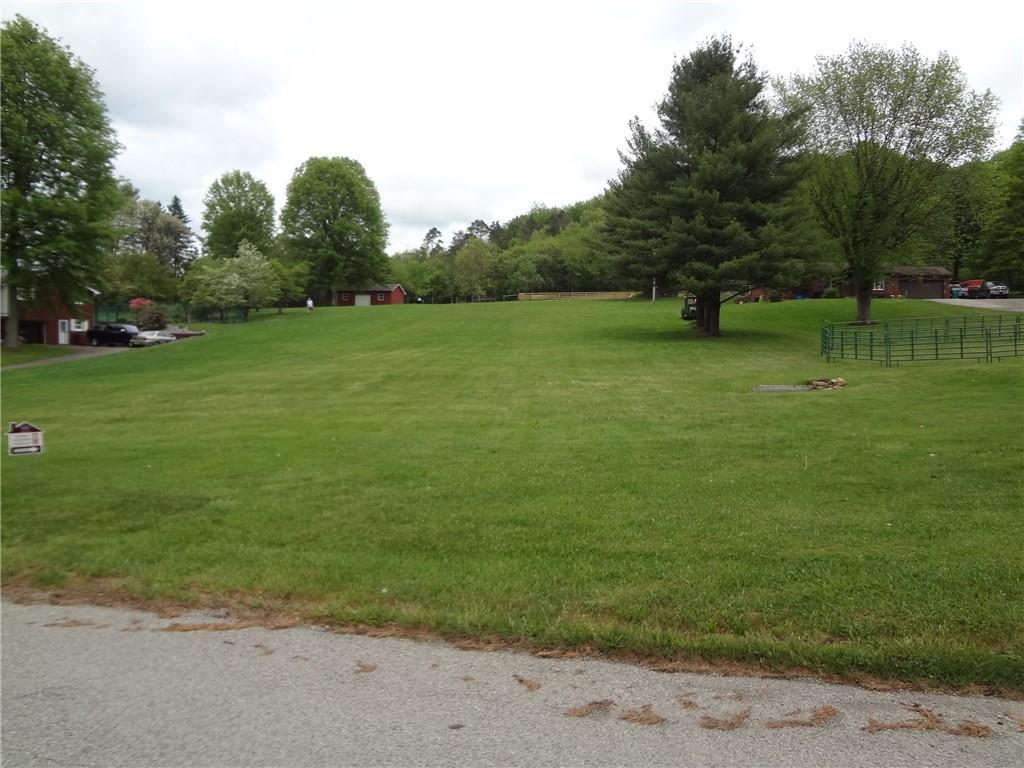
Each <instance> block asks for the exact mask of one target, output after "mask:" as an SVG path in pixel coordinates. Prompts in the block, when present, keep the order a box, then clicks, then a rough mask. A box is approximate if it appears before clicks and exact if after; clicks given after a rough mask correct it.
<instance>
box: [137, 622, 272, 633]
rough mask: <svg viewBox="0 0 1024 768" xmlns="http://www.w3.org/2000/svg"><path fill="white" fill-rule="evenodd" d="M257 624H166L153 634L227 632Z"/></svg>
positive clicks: (256, 625)
mask: <svg viewBox="0 0 1024 768" xmlns="http://www.w3.org/2000/svg"><path fill="white" fill-rule="evenodd" d="M258 626H259V624H256V623H255V622H251V621H241V622H238V623H237V624H236V623H234V622H227V621H207V622H202V623H197V624H179V623H177V622H175V623H174V624H168V625H167V626H166V627H157V628H156V629H154V630H153V631H154V632H228V631H230V630H232V629H249V628H250V627H258Z"/></svg>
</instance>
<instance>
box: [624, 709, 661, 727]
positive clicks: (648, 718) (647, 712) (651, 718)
mask: <svg viewBox="0 0 1024 768" xmlns="http://www.w3.org/2000/svg"><path fill="white" fill-rule="evenodd" d="M619 720H625V721H626V722H627V723H635V724H637V725H661V724H662V723H664V722H665V718H664V717H662V716H661V715H659V714H658V713H657V712H654V711H653V710H652V709H651V705H650V704H644V705H643V706H642V707H640V709H629V710H626V712H625V713H624V714H622V715H620V716H619Z"/></svg>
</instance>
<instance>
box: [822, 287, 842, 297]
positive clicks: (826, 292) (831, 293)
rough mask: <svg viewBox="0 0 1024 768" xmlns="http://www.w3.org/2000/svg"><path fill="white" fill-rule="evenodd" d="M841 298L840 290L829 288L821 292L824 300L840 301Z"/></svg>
mask: <svg viewBox="0 0 1024 768" xmlns="http://www.w3.org/2000/svg"><path fill="white" fill-rule="evenodd" d="M839 296H840V294H839V289H838V288H834V287H832V286H829V287H828V288H826V289H825V290H824V291H822V292H821V298H823V299H838V298H839Z"/></svg>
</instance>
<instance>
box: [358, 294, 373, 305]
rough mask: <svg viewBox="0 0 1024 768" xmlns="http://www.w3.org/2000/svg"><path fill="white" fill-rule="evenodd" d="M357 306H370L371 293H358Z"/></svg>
mask: <svg viewBox="0 0 1024 768" xmlns="http://www.w3.org/2000/svg"><path fill="white" fill-rule="evenodd" d="M356 306H357V307H368V306H370V294H368V293H357V294H356Z"/></svg>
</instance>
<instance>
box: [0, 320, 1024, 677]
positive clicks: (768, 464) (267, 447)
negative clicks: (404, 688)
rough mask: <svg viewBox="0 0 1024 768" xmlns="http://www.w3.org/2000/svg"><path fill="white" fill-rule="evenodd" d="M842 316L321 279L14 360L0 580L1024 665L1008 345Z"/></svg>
mask: <svg viewBox="0 0 1024 768" xmlns="http://www.w3.org/2000/svg"><path fill="white" fill-rule="evenodd" d="M964 311H966V310H961V309H958V308H956V307H949V306H944V305H938V304H934V303H926V302H913V301H888V302H885V301H880V302H876V303H875V305H874V313H875V315H876V317H895V316H907V317H910V316H922V315H925V316H939V315H944V314H949V315H952V314H957V313H961V312H964ZM852 316H853V306H852V303H851V302H847V301H842V300H833V301H804V302H788V303H784V304H771V305H745V306H733V305H730V306H727V307H726V308H725V310H724V313H723V323H722V325H723V330H724V333H725V334H726V335H725V336H724V337H723V338H721V339H707V338H704V337H702V336H700V335H699V334H697V333H695V332H694V331H692V330H691V329H689V327H688V324H687V325H684V324H683V323H681V322H680V321H679V319H678V306H677V304H675V303H672V302H661V303H659V304H657V305H656V306H652V305H650V304H649V303H641V302H636V303H630V302H579V303H558V304H554V303H522V304H517V303H509V304H489V305H487V304H484V305H456V306H405V307H389V308H369V309H355V308H322V309H317V310H316V312H315V313H313V314H312V315H306V314H305V313H304V312H290V313H286V314H284V315H283V316H279V315H276V314H272V313H261V314H260V315H259V316H257V318H256V319H255V320H254V321H253V322H250V323H248V324H244V325H242V324H239V325H229V326H211V327H209V328H208V330H209V335H208V336H206V337H203V338H197V339H193V340H189V341H185V342H180V343H177V344H173V345H169V346H167V347H162V348H154V349H142V350H132V351H131V352H130V353H127V354H123V355H114V356H110V357H104V358H98V359H94V360H89V361H84V362H74V363H69V364H66V365H58V366H50V367H47V368H45V369H26V370H19V371H12V372H9V373H5V374H4V377H3V417H4V419H5V420H27V421H31V422H33V423H34V424H37V425H39V426H41V427H43V428H44V429H45V430H46V433H45V434H46V452H45V454H43V455H40V456H18V457H8V456H5V457H4V458H3V465H2V469H3V516H2V533H3V565H2V568H3V578H4V581H5V582H6V583H8V584H10V583H24V584H35V585H40V586H62V587H64V588H79V587H81V586H82V585H83V584H87V583H88V581H89V580H91V579H103V580H105V581H104V583H108V584H109V583H115V584H117V585H118V586H119V587H120V588H121V589H124V590H127V591H129V592H131V593H134V594H136V595H139V596H142V597H145V598H161V599H171V600H178V601H185V602H188V601H190V600H193V599H196V598H197V597H198V596H199V595H204V596H206V597H207V598H209V596H211V595H212V596H213V597H214V598H216V596H217V595H221V596H224V598H225V599H229V598H230V599H233V600H237V599H239V598H240V597H241V599H244V600H248V601H250V602H251V603H252V604H256V605H258V604H265V605H291V606H294V608H295V610H297V611H300V612H301V613H302V614H303V615H306V616H308V617H310V618H317V619H321V620H330V621H336V622H361V623H371V624H381V623H389V622H397V623H399V624H401V625H403V626H406V627H410V628H426V629H431V630H435V631H439V632H442V633H446V634H450V635H477V636H491V637H494V636H497V637H501V638H504V639H507V640H510V641H516V640H525V641H528V642H530V643H533V644H539V645H545V646H556V647H570V648H571V647H582V646H587V647H590V648H596V649H600V650H604V651H613V652H620V653H629V652H636V653H639V654H643V655H646V656H649V657H656V658H664V659H679V658H687V659H693V658H703V659H709V660H717V661H738V662H743V663H749V664H753V665H758V666H762V667H766V668H793V667H803V668H808V669H812V670H815V671H819V672H830V673H837V674H840V675H847V676H856V675H859V674H862V673H868V674H872V675H877V676H881V677H886V678H898V679H903V680H913V681H918V680H920V681H931V682H937V683H942V684H948V685H966V684H972V683H973V684H980V685H985V686H990V687H991V688H993V689H995V690H1002V691H1018V692H1020V691H1024V498H1022V485H1021V478H1022V474H1021V469H1022V467H1021V463H1022V455H1024V359H1012V360H1003V361H1001V362H998V363H992V364H984V363H983V364H978V363H976V362H971V361H954V362H940V363H916V364H909V365H904V366H903V367H900V368H892V369H885V368H882V367H880V366H879V365H877V364H874V363H858V362H854V361H843V362H839V363H832V364H828V363H826V362H825V361H824V360H823V359H821V358H820V357H819V356H818V332H819V328H820V326H821V323H822V321H823V320H825V319H838V320H847V319H850V318H851V317H852ZM821 376H842V377H844V378H845V379H847V380H848V382H849V384H848V385H847V387H845V388H844V389H842V390H837V391H820V392H813V393H808V394H798V395H763V394H753V393H752V388H753V387H754V385H755V384H780V383H797V382H802V381H806V380H808V379H811V378H816V377H821ZM110 580H112V581H110Z"/></svg>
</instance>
